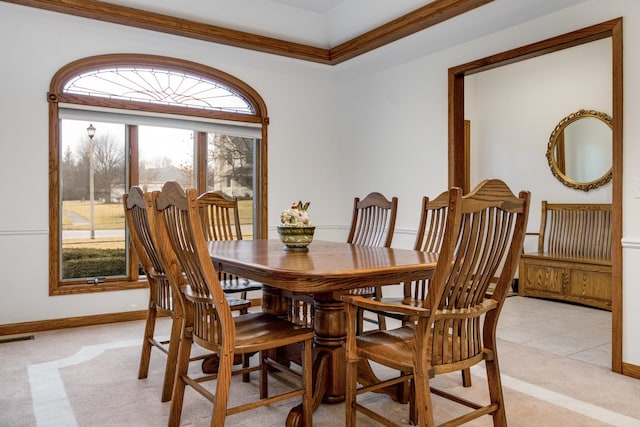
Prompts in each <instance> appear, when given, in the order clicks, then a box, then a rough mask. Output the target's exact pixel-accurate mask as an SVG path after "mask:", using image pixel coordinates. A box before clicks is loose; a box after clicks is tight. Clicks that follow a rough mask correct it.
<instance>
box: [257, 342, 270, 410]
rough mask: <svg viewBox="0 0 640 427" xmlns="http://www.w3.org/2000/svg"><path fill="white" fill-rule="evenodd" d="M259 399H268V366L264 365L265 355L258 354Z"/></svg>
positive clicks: (263, 353) (262, 352)
mask: <svg viewBox="0 0 640 427" xmlns="http://www.w3.org/2000/svg"><path fill="white" fill-rule="evenodd" d="M258 357H259V358H260V368H261V369H260V399H266V398H267V397H269V376H268V375H269V365H268V364H266V363H265V359H266V357H267V353H266V352H264V351H261V352H260V355H259V356H258Z"/></svg>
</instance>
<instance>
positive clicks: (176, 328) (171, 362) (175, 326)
mask: <svg viewBox="0 0 640 427" xmlns="http://www.w3.org/2000/svg"><path fill="white" fill-rule="evenodd" d="M181 333H182V319H181V318H180V319H175V318H174V319H173V321H172V323H171V336H170V337H169V352H168V354H167V362H166V366H165V369H164V384H163V385H162V399H161V400H162V402H167V401H169V400H171V393H172V392H173V383H174V382H175V377H176V365H177V363H178V351H179V343H180V334H181Z"/></svg>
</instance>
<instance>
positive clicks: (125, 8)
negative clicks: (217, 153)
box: [0, 0, 589, 65]
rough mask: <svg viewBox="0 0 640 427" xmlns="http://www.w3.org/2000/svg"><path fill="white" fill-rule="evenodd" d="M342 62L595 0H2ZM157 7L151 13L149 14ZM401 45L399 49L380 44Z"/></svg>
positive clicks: (392, 55) (439, 43)
mask: <svg viewBox="0 0 640 427" xmlns="http://www.w3.org/2000/svg"><path fill="white" fill-rule="evenodd" d="M0 1H7V2H10V3H17V4H22V5H25V6H32V7H36V8H41V9H47V10H51V11H56V12H61V13H67V14H70V15H77V16H81V17H85V18H90V19H97V20H100V21H107V22H112V23H116V24H121V25H127V26H130V27H138V28H143V29H146V30H152V31H159V32H163V33H168V34H174V35H179V36H184V37H191V38H194V39H199V40H203V41H208V42H212V43H218V44H224V45H230V46H235V47H240V48H245V49H252V50H257V51H261V52H266V53H270V54H276V55H281V56H286V57H291V58H296V59H302V60H306V61H311V62H319V63H323V64H329V65H338V64H344V63H346V62H349V63H350V64H352V65H353V61H351V60H352V59H354V58H356V57H360V58H362V57H365V56H366V57H367V58H369V59H371V58H372V57H376V56H378V57H379V56H380V55H364V54H365V53H369V52H371V51H374V50H377V51H378V52H379V53H381V52H384V54H383V56H384V62H385V63H386V64H392V63H394V62H396V61H398V60H403V59H404V60H409V58H408V57H407V55H415V54H419V55H421V56H425V55H429V54H431V53H435V52H438V51H441V50H444V49H447V48H450V47H453V46H455V45H458V44H462V43H466V42H468V41H471V40H474V39H477V38H481V37H484V36H486V35H489V34H492V33H496V32H499V31H500V30H503V29H506V28H508V27H511V26H515V25H518V24H521V23H524V22H527V21H532V20H534V19H536V18H538V17H541V16H544V15H546V14H549V13H552V12H555V11H557V10H560V9H563V8H566V7H569V6H572V5H575V4H577V3H582V2H586V1H589V0H535V1H533V0H430V1H427V0H180V1H177V0H0ZM144 12H149V13H144ZM385 45H393V48H391V49H385V50H381V49H378V48H380V47H382V46H385Z"/></svg>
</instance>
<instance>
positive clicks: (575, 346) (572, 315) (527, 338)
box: [497, 296, 611, 368]
mask: <svg viewBox="0 0 640 427" xmlns="http://www.w3.org/2000/svg"><path fill="white" fill-rule="evenodd" d="M497 335H498V338H501V339H504V340H505V341H509V342H513V343H516V344H521V345H524V346H527V347H532V348H535V349H538V350H542V351H546V352H549V353H553V354H557V355H560V356H566V357H568V358H571V359H575V360H580V361H583V362H587V363H591V364H594V365H598V366H603V367H605V368H610V367H611V312H610V311H606V310H600V309H596V308H590V307H584V306H580V305H573V304H567V303H563V302H556V301H549V300H543V299H537V298H525V297H519V296H512V297H509V298H508V299H507V301H506V303H505V306H504V310H503V312H502V314H501V315H500V321H499V323H498V331H497Z"/></svg>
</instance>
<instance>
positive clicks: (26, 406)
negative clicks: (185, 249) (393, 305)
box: [0, 297, 640, 427]
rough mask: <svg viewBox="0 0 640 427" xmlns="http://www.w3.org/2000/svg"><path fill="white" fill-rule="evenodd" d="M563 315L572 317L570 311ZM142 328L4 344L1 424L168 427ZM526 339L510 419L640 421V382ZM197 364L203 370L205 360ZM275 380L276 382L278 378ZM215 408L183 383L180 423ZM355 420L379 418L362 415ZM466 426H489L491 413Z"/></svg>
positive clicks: (444, 384)
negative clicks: (141, 366) (142, 374)
mask: <svg viewBox="0 0 640 427" xmlns="http://www.w3.org/2000/svg"><path fill="white" fill-rule="evenodd" d="M511 300H512V298H510V299H508V301H511ZM515 300H516V301H519V302H516V303H508V304H507V306H506V307H505V311H507V308H508V307H509V305H510V304H511V305H512V308H513V309H515V308H516V306H518V305H521V306H522V307H519V308H518V310H521V311H522V313H527V306H526V305H523V303H522V301H520V300H526V299H518V297H516V299H515ZM569 307H571V306H569ZM528 309H530V307H528ZM560 309H564V308H563V307H560ZM505 314H506V313H505ZM596 316H598V314H597V313H596ZM506 318H507V319H510V320H506V323H507V324H508V326H509V327H513V325H515V324H517V321H516V320H517V319H518V315H517V313H514V311H513V310H512V311H511V312H510V313H509V314H506ZM564 318H565V319H567V318H568V317H567V315H566V314H565V316H564ZM168 326H169V322H168V321H167V320H166V319H163V320H161V321H160V325H159V327H160V329H161V330H163V331H167V330H168ZM143 327H144V324H143V322H128V323H122V324H114V325H101V326H94V327H87V328H76V329H69V330H60V331H51V332H43V333H38V334H36V336H35V339H34V340H28V341H16V342H10V343H5V344H0V378H2V380H1V381H0V426H2V427H20V426H56V427H58V426H60V427H72V426H164V425H166V424H167V417H168V413H169V407H170V403H168V402H167V403H161V402H160V389H161V385H162V374H163V369H164V360H165V359H164V355H162V354H161V353H159V352H157V351H154V352H152V358H151V368H150V371H149V377H148V378H147V379H144V380H138V379H137V371H138V361H139V355H140V337H141V336H142V332H143ZM508 329H509V328H505V331H507V330H508ZM518 337H519V339H520V340H521V341H522V340H523V339H522V336H521V335H518ZM525 344H526V343H525ZM525 344H523V343H515V342H512V341H507V340H505V339H500V348H499V352H500V361H501V369H502V377H503V387H504V394H505V401H506V402H505V404H506V409H507V418H508V420H509V425H510V426H536V427H539V426H569V427H571V426H576V427H577V426H581V427H582V426H606V425H616V426H640V405H639V404H638V402H639V399H640V381H639V380H636V379H632V378H629V377H624V376H621V375H617V374H614V373H612V372H611V371H610V370H609V369H607V368H605V367H603V366H599V365H597V364H594V363H587V362H584V361H581V360H576V359H574V358H570V357H566V356H564V355H561V354H554V353H552V352H550V351H543V350H540V349H537V348H532V347H530V346H527V345H525ZM192 369H194V370H198V369H199V364H194V365H193V366H192ZM472 375H473V378H472V380H473V387H471V388H469V389H463V388H462V387H461V381H460V375H459V374H458V373H455V374H451V375H447V376H439V377H437V378H436V380H435V381H434V384H436V385H437V386H438V387H440V388H445V389H450V390H452V391H455V392H459V391H461V392H463V393H464V394H466V395H468V396H470V397H472V398H476V397H478V396H480V399H483V398H482V396H485V395H486V392H485V390H486V387H485V380H484V378H483V375H484V370H483V369H482V367H481V366H479V367H478V369H475V368H474V369H473V370H472ZM252 379H253V381H252V382H251V383H249V384H246V383H242V382H241V379H240V378H239V377H236V378H234V382H233V384H232V394H231V398H232V400H234V401H240V400H246V399H253V398H256V397H257V395H258V382H257V374H253V377H252ZM272 386H273V387H278V385H277V384H276V383H275V382H273V383H272ZM366 399H367V400H368V401H369V402H371V403H372V404H374V405H376V406H377V407H378V408H382V410H383V411H384V412H385V413H386V414H387V415H388V416H390V417H392V418H395V419H397V420H399V421H401V422H405V423H406V420H407V415H408V414H407V409H408V408H407V406H406V405H400V404H397V403H394V402H392V401H391V400H390V399H388V398H386V397H383V396H380V395H368V396H367V397H366ZM297 403H298V401H293V400H292V401H285V402H281V403H278V404H276V405H272V406H269V407H266V408H259V409H256V410H252V411H250V412H245V413H242V414H237V415H233V416H231V417H229V418H228V419H227V425H232V426H258V425H259V426H278V425H284V421H285V419H286V416H287V413H288V411H289V409H290V408H291V407H293V406H295V405H296V404H297ZM434 407H435V411H436V417H437V418H438V419H439V420H444V419H446V418H448V417H450V416H451V414H454V413H457V412H459V411H460V409H459V407H457V406H455V405H454V404H451V403H449V402H448V401H445V400H443V399H441V398H438V397H434ZM210 411H211V405H210V404H209V402H208V401H206V400H205V399H204V398H202V397H201V396H200V395H198V394H197V393H195V392H193V391H191V390H189V389H187V394H186V397H185V406H184V411H183V417H182V425H184V426H207V425H209V419H210ZM436 421H438V420H436ZM314 425H316V426H341V425H344V405H343V404H322V405H321V406H320V408H319V409H318V410H317V411H316V413H315V414H314ZM358 425H361V426H370V425H375V424H374V423H373V422H371V421H369V420H367V419H365V418H359V420H358ZM469 425H471V426H489V425H491V420H490V418H486V419H481V420H477V421H474V422H473V423H470V424H469Z"/></svg>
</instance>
